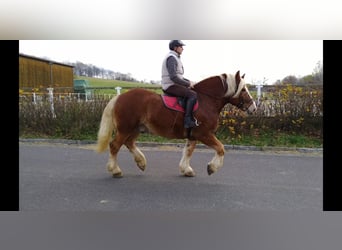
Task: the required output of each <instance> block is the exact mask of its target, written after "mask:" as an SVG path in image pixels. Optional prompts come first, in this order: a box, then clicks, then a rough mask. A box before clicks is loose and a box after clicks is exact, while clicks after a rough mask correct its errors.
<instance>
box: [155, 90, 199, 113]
mask: <svg viewBox="0 0 342 250" xmlns="http://www.w3.org/2000/svg"><path fill="white" fill-rule="evenodd" d="M161 98H162V100H163V103H164V105H165V106H166V107H167V108H169V109H172V110H176V111H179V112H183V113H184V112H185V110H184V108H183V107H182V106H181V105H180V104H179V102H178V100H177V97H175V96H168V95H164V94H162V95H161ZM197 109H198V101H197V102H196V104H195V105H194V108H193V112H195V111H196V110H197Z"/></svg>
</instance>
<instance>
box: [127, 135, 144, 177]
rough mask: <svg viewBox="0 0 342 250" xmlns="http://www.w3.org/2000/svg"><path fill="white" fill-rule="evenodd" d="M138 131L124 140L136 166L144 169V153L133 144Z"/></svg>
mask: <svg viewBox="0 0 342 250" xmlns="http://www.w3.org/2000/svg"><path fill="white" fill-rule="evenodd" d="M138 135H139V133H137V134H135V135H133V136H130V137H129V139H128V140H127V141H126V142H125V145H126V147H127V148H128V150H129V152H131V153H132V155H133V157H134V160H135V162H136V163H137V166H138V167H139V168H140V169H141V170H142V171H144V170H145V168H146V158H145V155H144V154H143V153H142V152H141V151H140V149H139V148H138V147H137V146H136V145H135V139H136V138H137V137H138Z"/></svg>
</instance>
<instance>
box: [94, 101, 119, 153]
mask: <svg viewBox="0 0 342 250" xmlns="http://www.w3.org/2000/svg"><path fill="white" fill-rule="evenodd" d="M116 99H117V96H114V97H113V98H112V99H111V100H110V101H109V102H108V104H107V106H106V107H105V109H104V110H103V113H102V118H101V123H100V128H99V131H98V133H97V145H96V151H97V152H98V153H102V152H104V151H106V150H107V149H108V147H109V143H110V141H111V140H112V136H113V132H114V129H115V126H116V125H115V118H114V117H113V109H114V105H115V102H116Z"/></svg>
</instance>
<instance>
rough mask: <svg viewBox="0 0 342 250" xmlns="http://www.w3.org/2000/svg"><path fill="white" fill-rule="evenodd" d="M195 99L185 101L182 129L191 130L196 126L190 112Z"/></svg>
mask: <svg viewBox="0 0 342 250" xmlns="http://www.w3.org/2000/svg"><path fill="white" fill-rule="evenodd" d="M196 101H197V99H196V98H189V99H187V100H186V105H185V116H184V128H193V127H196V126H198V125H197V124H196V122H195V120H194V118H193V114H192V110H193V108H194V106H195V104H196Z"/></svg>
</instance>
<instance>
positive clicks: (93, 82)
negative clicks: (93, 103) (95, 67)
mask: <svg viewBox="0 0 342 250" xmlns="http://www.w3.org/2000/svg"><path fill="white" fill-rule="evenodd" d="M75 79H82V80H88V82H89V85H90V87H91V88H109V89H97V90H95V91H94V93H95V94H116V90H115V88H116V87H121V88H122V90H121V93H124V92H126V91H127V90H129V89H130V88H145V89H150V90H153V91H155V92H157V93H161V92H162V90H161V85H157V84H148V83H140V82H127V81H119V80H108V79H99V78H92V77H84V76H75Z"/></svg>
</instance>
